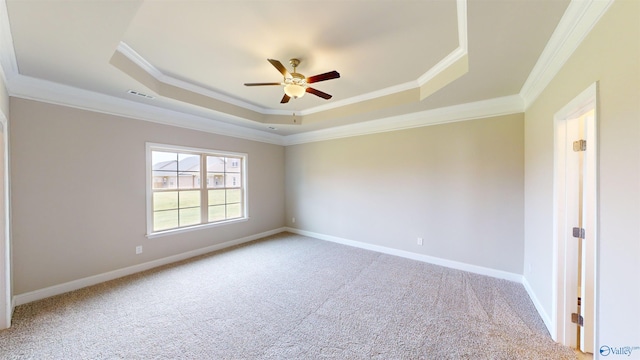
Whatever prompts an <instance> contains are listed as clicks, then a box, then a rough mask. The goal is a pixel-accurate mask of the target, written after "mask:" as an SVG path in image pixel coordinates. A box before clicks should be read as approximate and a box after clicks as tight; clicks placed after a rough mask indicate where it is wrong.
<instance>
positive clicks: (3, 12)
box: [0, 0, 18, 90]
mask: <svg viewBox="0 0 640 360" xmlns="http://www.w3.org/2000/svg"><path fill="white" fill-rule="evenodd" d="M17 73H18V63H17V61H16V54H15V50H14V48H13V36H12V35H11V26H10V24H9V13H8V12H7V2H6V0H0V76H1V77H2V80H3V81H4V83H5V84H6V86H7V88H8V87H9V80H10V79H11V77H12V76H13V75H14V74H17ZM7 90H8V89H7Z"/></svg>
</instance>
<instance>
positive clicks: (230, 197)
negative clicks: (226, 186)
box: [227, 189, 242, 203]
mask: <svg viewBox="0 0 640 360" xmlns="http://www.w3.org/2000/svg"><path fill="white" fill-rule="evenodd" d="M239 202H242V190H241V189H232V190H227V203H239Z"/></svg>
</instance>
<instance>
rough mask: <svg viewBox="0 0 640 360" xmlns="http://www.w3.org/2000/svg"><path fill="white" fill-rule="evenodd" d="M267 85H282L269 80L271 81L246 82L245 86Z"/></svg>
mask: <svg viewBox="0 0 640 360" xmlns="http://www.w3.org/2000/svg"><path fill="white" fill-rule="evenodd" d="M265 85H282V83H279V82H269V83H244V86H265Z"/></svg>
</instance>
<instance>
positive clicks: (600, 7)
mask: <svg viewBox="0 0 640 360" xmlns="http://www.w3.org/2000/svg"><path fill="white" fill-rule="evenodd" d="M611 4H613V0H580V1H577V0H572V1H571V2H570V3H569V6H568V7H567V10H565V12H564V15H563V16H562V18H561V19H560V22H559V23H558V26H557V27H556V29H555V31H554V32H553V34H552V35H551V38H550V39H549V41H548V42H547V45H546V46H545V48H544V50H543V51H542V54H540V57H539V58H538V61H537V62H536V64H535V66H534V67H533V69H532V70H531V73H529V77H528V78H527V81H525V83H524V85H523V86H522V89H521V90H520V96H522V98H523V99H524V107H525V109H528V108H529V106H531V104H533V102H534V101H535V100H536V99H537V98H538V96H540V94H541V93H542V91H543V90H544V89H545V88H546V87H547V85H549V83H550V82H551V80H553V78H554V77H555V76H556V75H557V74H558V72H559V71H560V69H561V68H562V66H564V64H565V63H566V62H567V60H569V57H571V55H572V54H573V52H574V51H575V50H576V49H577V48H578V46H579V45H580V44H581V43H582V41H583V40H584V39H585V38H586V37H587V35H588V34H589V33H590V32H591V30H592V29H593V27H594V26H595V25H596V23H597V22H598V21H599V20H600V18H601V17H602V15H604V13H605V12H606V11H607V10H608V9H609V7H610V6H611Z"/></svg>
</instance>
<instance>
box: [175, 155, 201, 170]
mask: <svg viewBox="0 0 640 360" xmlns="http://www.w3.org/2000/svg"><path fill="white" fill-rule="evenodd" d="M178 171H179V172H184V171H190V172H200V155H194V154H178Z"/></svg>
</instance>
